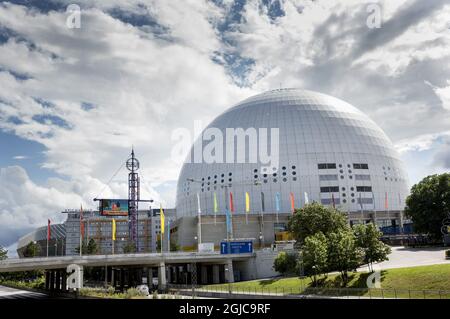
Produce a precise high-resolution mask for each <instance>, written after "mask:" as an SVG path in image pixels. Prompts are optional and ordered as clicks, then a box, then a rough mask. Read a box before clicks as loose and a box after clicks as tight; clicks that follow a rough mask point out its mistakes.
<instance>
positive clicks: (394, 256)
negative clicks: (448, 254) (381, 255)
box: [360, 247, 450, 270]
mask: <svg viewBox="0 0 450 319" xmlns="http://www.w3.org/2000/svg"><path fill="white" fill-rule="evenodd" d="M446 249H448V248H443V247H436V248H410V247H392V253H391V254H390V255H389V260H388V261H384V262H382V263H379V264H377V265H378V266H380V268H381V269H390V268H405V267H416V266H427V265H437V264H450V260H446V259H445V250H446ZM360 269H361V270H367V267H362V268H360Z"/></svg>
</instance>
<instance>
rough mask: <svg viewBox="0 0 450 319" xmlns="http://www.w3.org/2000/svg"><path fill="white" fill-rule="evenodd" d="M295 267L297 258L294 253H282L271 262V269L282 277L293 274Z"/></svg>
mask: <svg viewBox="0 0 450 319" xmlns="http://www.w3.org/2000/svg"><path fill="white" fill-rule="evenodd" d="M296 265H297V256H296V254H294V253H287V252H285V251H282V252H280V253H279V254H278V256H277V258H275V260H274V261H273V269H274V270H275V271H277V272H279V273H281V274H283V275H286V274H288V273H294V272H295V267H296Z"/></svg>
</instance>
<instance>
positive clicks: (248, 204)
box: [245, 192, 250, 213]
mask: <svg viewBox="0 0 450 319" xmlns="http://www.w3.org/2000/svg"><path fill="white" fill-rule="evenodd" d="M249 211H250V196H249V195H248V192H245V212H246V213H248V212H249Z"/></svg>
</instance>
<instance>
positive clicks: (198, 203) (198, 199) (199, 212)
mask: <svg viewBox="0 0 450 319" xmlns="http://www.w3.org/2000/svg"><path fill="white" fill-rule="evenodd" d="M197 206H198V214H199V215H201V213H202V209H201V208H200V195H199V194H198V193H197Z"/></svg>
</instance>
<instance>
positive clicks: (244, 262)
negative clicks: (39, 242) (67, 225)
mask: <svg viewBox="0 0 450 319" xmlns="http://www.w3.org/2000/svg"><path fill="white" fill-rule="evenodd" d="M257 255H258V253H256V252H254V253H244V254H226V255H222V254H220V253H219V252H208V253H199V252H173V253H139V254H118V255H87V256H55V257H39V258H17V259H6V260H3V261H0V272H18V271H31V270H45V271H46V288H47V289H49V290H56V291H59V290H67V285H66V283H68V282H69V281H70V280H68V279H67V278H68V277H67V276H68V275H70V273H71V271H72V270H69V269H68V267H69V266H70V265H76V266H77V267H79V268H80V269H81V271H80V273H81V275H80V277H79V278H80V279H79V282H81V286H82V285H83V282H84V279H83V272H82V269H83V267H105V275H104V277H105V284H106V283H107V282H109V281H110V282H111V283H112V285H114V286H115V287H117V285H116V283H117V282H119V283H120V287H121V289H123V288H124V282H125V287H130V286H132V279H129V272H130V269H137V268H140V269H144V272H143V273H141V275H140V276H141V277H146V278H147V280H148V281H147V283H150V282H149V280H151V279H150V278H153V275H152V270H151V269H154V268H157V269H158V287H159V289H160V290H165V288H166V286H167V282H169V283H170V282H171V283H180V280H181V282H182V283H187V282H188V281H189V282H190V283H191V284H197V282H199V283H202V284H206V283H219V282H233V281H234V269H237V271H238V272H239V271H240V269H243V271H244V272H245V273H246V275H245V276H242V278H243V279H248V278H247V277H248V275H247V274H252V273H256V271H254V269H253V268H254V267H255V265H256V264H258V261H257V260H256V259H257ZM108 268H109V270H108ZM108 272H109V279H108ZM124 273H125V274H124ZM114 274H115V275H114ZM197 274H199V281H197ZM188 275H189V277H188ZM127 278H128V279H127ZM133 280H134V279H133ZM134 282H136V281H134ZM141 283H142V281H141Z"/></svg>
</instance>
